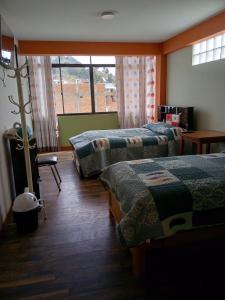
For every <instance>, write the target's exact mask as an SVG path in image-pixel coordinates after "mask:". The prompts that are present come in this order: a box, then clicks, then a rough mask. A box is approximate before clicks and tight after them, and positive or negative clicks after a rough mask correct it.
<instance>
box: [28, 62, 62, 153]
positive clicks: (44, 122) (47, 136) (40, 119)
mask: <svg viewBox="0 0 225 300" xmlns="http://www.w3.org/2000/svg"><path fill="white" fill-rule="evenodd" d="M28 64H29V72H30V88H31V104H32V112H33V121H34V132H35V137H36V140H37V147H38V149H39V151H41V152H46V151H57V150H58V134H57V127H58V124H57V115H56V111H55V102H54V97H53V88H52V76H51V61H50V57H45V56H32V57H28Z"/></svg>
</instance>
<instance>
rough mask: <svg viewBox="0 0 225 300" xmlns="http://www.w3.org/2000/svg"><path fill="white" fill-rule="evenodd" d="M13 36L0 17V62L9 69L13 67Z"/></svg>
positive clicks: (0, 16)
mask: <svg viewBox="0 0 225 300" xmlns="http://www.w3.org/2000/svg"><path fill="white" fill-rule="evenodd" d="M14 49H15V47H14V35H13V32H12V30H11V29H10V28H9V26H8V25H7V23H6V22H5V20H4V18H3V17H2V15H0V61H1V64H4V65H6V66H9V67H14V56H15V55H14Z"/></svg>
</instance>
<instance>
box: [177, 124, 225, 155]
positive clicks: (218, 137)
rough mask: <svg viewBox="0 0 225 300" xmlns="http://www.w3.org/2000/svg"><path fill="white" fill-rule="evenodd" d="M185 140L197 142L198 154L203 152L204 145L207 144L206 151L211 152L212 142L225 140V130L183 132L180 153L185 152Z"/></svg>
mask: <svg viewBox="0 0 225 300" xmlns="http://www.w3.org/2000/svg"><path fill="white" fill-rule="evenodd" d="M184 141H190V142H191V143H193V144H196V146H197V148H196V154H202V145H203V144H206V153H210V144H211V143H223V142H225V132H222V131H214V130H202V131H193V132H187V133H182V136H181V149H180V154H181V155H183V154H184Z"/></svg>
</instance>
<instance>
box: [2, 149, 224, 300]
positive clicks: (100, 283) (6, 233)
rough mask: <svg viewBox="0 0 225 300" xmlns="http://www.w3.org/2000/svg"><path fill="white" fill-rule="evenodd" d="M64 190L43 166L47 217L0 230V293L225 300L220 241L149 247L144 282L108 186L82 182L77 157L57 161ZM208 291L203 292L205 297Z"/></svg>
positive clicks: (29, 296)
mask: <svg viewBox="0 0 225 300" xmlns="http://www.w3.org/2000/svg"><path fill="white" fill-rule="evenodd" d="M58 168H59V172H60V174H61V177H62V185H61V187H62V191H61V192H60V193H58V190H57V186H56V184H55V182H54V179H53V177H52V174H51V173H50V170H49V169H48V168H42V169H41V172H40V173H41V178H42V182H41V194H42V196H43V198H44V199H45V201H46V210H47V215H48V219H47V221H42V220H40V222H39V227H38V230H37V231H36V232H34V233H32V234H28V235H24V236H19V235H18V234H17V232H16V226H15V224H9V225H7V226H6V227H5V228H4V230H3V232H2V233H1V236H0V299H26V300H28V299H55V300H57V299H68V300H69V299H76V300H79V299H82V300H84V299H85V300H86V299H91V300H94V299H99V300H103V299H113V300H114V299H115V300H117V299H118V300H120V299H121V300H126V299H131V300H132V299H140V300H141V299H224V298H225V296H222V298H221V297H219V296H218V298H217V293H219V290H220V288H223V285H224V279H225V276H224V274H225V271H224V270H225V268H224V267H225V264H224V259H223V257H224V254H225V247H224V245H223V243H222V244H219V246H217V247H215V245H214V246H213V247H212V244H210V243H208V244H205V245H201V246H198V247H190V248H187V247H185V250H184V249H180V248H179V249H172V250H171V249H161V250H157V251H156V250H154V251H155V252H154V251H152V253H151V255H150V256H149V260H148V269H149V273H148V274H147V278H146V279H145V280H136V279H134V278H133V277H132V273H131V257H130V254H129V252H128V251H127V250H126V249H123V248H122V247H121V246H120V244H119V243H118V241H117V238H116V234H115V224H114V222H113V221H112V220H111V219H110V218H109V214H108V207H107V192H106V191H105V190H104V188H103V187H102V185H101V183H100V182H99V181H98V180H96V179H92V180H80V179H79V177H78V176H77V173H76V172H75V169H74V166H73V162H72V155H71V153H69V152H67V153H65V154H62V155H61V156H60V161H59V163H58ZM203 295H204V297H203Z"/></svg>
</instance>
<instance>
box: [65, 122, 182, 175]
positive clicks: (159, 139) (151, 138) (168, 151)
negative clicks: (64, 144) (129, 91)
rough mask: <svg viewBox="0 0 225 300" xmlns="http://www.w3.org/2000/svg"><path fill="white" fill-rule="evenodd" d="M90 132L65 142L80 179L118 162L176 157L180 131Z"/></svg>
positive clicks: (125, 130)
mask: <svg viewBox="0 0 225 300" xmlns="http://www.w3.org/2000/svg"><path fill="white" fill-rule="evenodd" d="M156 129H157V130H158V131H153V130H150V129H147V128H132V129H117V130H92V131H86V132H84V133H82V134H79V135H77V136H74V137H71V138H70V139H69V141H70V143H71V144H72V145H73V147H74V150H75V152H76V156H77V158H78V160H79V164H80V166H81V169H82V172H83V175H84V177H88V176H91V175H94V174H97V173H100V172H101V171H102V170H103V169H104V168H105V167H106V166H109V165H111V164H113V163H116V162H118V161H124V160H132V159H140V158H148V157H160V156H167V155H175V154H177V151H178V150H177V149H178V140H179V138H180V129H179V128H176V127H171V128H168V127H163V126H162V125H160V126H158V127H157V128H154V130H156Z"/></svg>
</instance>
